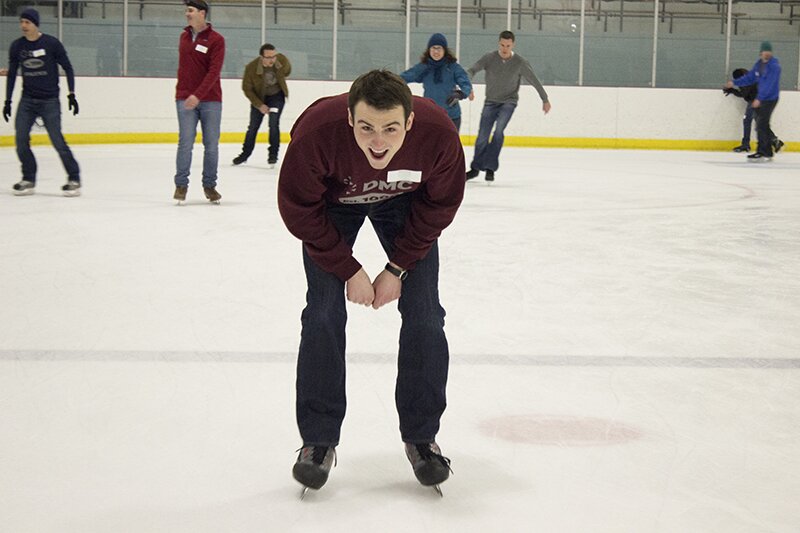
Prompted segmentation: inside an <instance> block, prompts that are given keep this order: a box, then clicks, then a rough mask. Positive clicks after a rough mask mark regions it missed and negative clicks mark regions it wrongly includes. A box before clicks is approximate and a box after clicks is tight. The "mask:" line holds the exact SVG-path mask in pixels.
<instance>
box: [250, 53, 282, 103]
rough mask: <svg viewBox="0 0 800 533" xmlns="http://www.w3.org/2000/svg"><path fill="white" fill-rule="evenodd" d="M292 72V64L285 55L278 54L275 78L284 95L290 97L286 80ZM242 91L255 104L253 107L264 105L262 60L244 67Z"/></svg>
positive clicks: (259, 59) (258, 58)
mask: <svg viewBox="0 0 800 533" xmlns="http://www.w3.org/2000/svg"><path fill="white" fill-rule="evenodd" d="M291 72H292V64H291V63H289V60H288V59H287V58H286V56H285V55H283V54H278V56H277V58H276V60H275V77H276V78H278V86H279V87H280V88H281V90H282V91H283V95H284V96H286V97H287V98H288V97H289V88H288V87H287V86H286V78H287V77H288V76H289V74H291ZM242 91H244V95H245V96H246V97H247V99H248V100H250V103H251V104H253V107H256V108H258V107H261V106H262V105H264V66H263V65H262V64H261V58H260V57H257V58H256V59H254V60H252V61H251V62H249V63H248V64H247V66H246V67H244V76H242Z"/></svg>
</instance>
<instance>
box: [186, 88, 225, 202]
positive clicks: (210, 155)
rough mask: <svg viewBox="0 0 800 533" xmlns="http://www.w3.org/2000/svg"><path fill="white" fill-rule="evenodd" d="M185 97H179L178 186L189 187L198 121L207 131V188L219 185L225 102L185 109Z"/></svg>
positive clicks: (205, 161)
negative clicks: (218, 175)
mask: <svg viewBox="0 0 800 533" xmlns="http://www.w3.org/2000/svg"><path fill="white" fill-rule="evenodd" d="M184 102H185V100H178V101H176V102H175V106H176V108H177V110H178V156H177V158H176V163H175V166H176V172H175V185H176V186H177V187H188V186H189V172H190V171H191V168H192V148H194V139H195V137H196V136H197V123H198V122H200V126H201V128H202V130H203V148H204V151H203V187H215V186H216V185H217V166H218V164H219V130H220V122H221V121H222V102H200V103H199V104H198V105H197V107H195V108H194V109H185V108H184V107H183V103H184Z"/></svg>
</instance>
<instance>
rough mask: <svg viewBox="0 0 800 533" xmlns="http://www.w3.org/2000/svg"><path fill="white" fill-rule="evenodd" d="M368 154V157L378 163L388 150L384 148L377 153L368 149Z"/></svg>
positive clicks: (372, 149)
mask: <svg viewBox="0 0 800 533" xmlns="http://www.w3.org/2000/svg"><path fill="white" fill-rule="evenodd" d="M369 153H370V155H371V156H372V158H373V159H377V160H378V161H380V160H381V159H383V158H384V157H386V154H388V153H389V149H388V148H384V149H383V150H381V151H377V150H375V149H374V148H370V149H369Z"/></svg>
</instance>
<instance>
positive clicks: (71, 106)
mask: <svg viewBox="0 0 800 533" xmlns="http://www.w3.org/2000/svg"><path fill="white" fill-rule="evenodd" d="M67 100H69V109H70V111H72V114H73V115H77V114H78V101H77V100H76V99H75V93H69V94H68V95H67Z"/></svg>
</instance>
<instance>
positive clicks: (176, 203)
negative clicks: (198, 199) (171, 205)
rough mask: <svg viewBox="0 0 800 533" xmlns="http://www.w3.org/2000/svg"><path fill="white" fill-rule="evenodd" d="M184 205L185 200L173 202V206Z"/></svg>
mask: <svg viewBox="0 0 800 533" xmlns="http://www.w3.org/2000/svg"><path fill="white" fill-rule="evenodd" d="M185 203H186V200H175V205H183V204H185Z"/></svg>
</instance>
